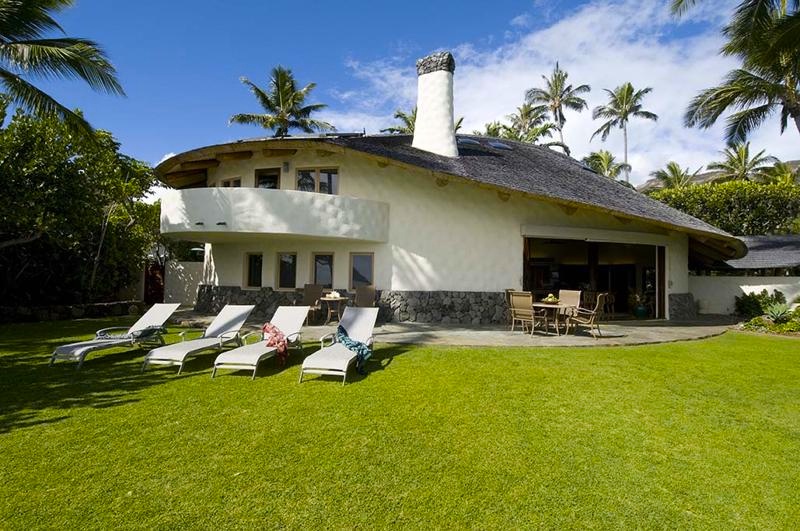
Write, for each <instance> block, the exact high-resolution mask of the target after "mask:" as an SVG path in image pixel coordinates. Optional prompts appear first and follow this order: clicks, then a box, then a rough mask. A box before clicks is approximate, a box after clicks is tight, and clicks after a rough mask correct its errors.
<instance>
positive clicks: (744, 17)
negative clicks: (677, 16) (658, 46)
mask: <svg viewBox="0 0 800 531" xmlns="http://www.w3.org/2000/svg"><path fill="white" fill-rule="evenodd" d="M679 3H680V4H682V5H684V4H687V3H694V2H679ZM788 3H789V2H787V0H748V1H744V2H742V3H741V4H740V5H739V7H738V8H737V9H736V11H735V12H734V17H733V19H732V21H731V22H730V24H728V26H726V27H725V29H724V33H725V36H726V37H728V42H727V44H726V45H725V46H724V47H723V49H722V53H723V54H724V55H732V56H737V57H739V58H740V59H741V60H742V67H741V68H737V69H736V70H733V71H731V72H729V73H728V74H727V75H726V76H725V79H724V80H723V82H722V83H721V84H719V85H717V86H716V87H712V88H709V89H706V90H704V91H702V92H701V93H700V94H698V95H697V96H696V97H695V98H694V99H693V100H692V102H691V103H690V105H689V107H688V109H687V110H686V115H685V116H684V122H685V124H686V125H687V126H688V127H693V126H697V127H701V128H709V127H711V126H712V125H714V124H715V123H716V122H717V120H718V119H719V118H720V116H721V115H722V114H723V113H725V112H726V111H734V112H733V113H732V114H731V115H730V116H728V118H727V120H726V124H727V126H726V130H725V138H726V140H727V142H728V143H729V144H738V143H741V142H744V141H745V140H746V139H747V137H748V136H749V134H750V133H751V132H752V131H753V130H755V129H756V128H758V127H759V126H760V125H761V124H763V123H764V122H765V121H766V120H767V119H768V118H769V117H770V116H772V115H773V114H775V113H776V112H779V114H780V128H781V133H783V132H784V131H785V130H786V127H787V125H788V122H789V119H790V118H791V119H792V120H793V121H794V123H795V127H796V128H797V130H798V131H799V132H800V12H798V11H797V7H798V4H800V2H797V1H796V0H794V1H793V2H792V4H793V5H794V9H795V12H793V13H789V11H788V5H787V4H788ZM790 18H791V19H792V20H795V22H794V24H795V26H796V29H795V30H793V31H794V32H795V33H794V37H795V38H794V43H793V46H794V48H793V49H792V48H791V46H790V47H788V48H787V47H786V46H783V45H782V47H781V46H778V42H777V41H778V40H780V39H784V38H785V37H786V35H788V34H789V33H787V31H788V30H786V27H787V24H789V23H791V20H789V19H790ZM790 33H791V32H790ZM779 48H780V49H779Z"/></svg>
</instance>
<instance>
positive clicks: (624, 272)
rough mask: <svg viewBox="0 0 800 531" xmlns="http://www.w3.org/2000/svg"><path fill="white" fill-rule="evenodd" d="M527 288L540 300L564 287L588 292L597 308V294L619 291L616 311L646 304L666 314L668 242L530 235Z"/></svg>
mask: <svg viewBox="0 0 800 531" xmlns="http://www.w3.org/2000/svg"><path fill="white" fill-rule="evenodd" d="M524 248H525V251H524V252H525V256H524V260H525V265H524V272H523V289H524V290H526V291H531V292H532V293H533V295H534V297H535V298H536V299H539V298H541V297H545V296H547V295H548V294H549V293H557V292H558V290H561V289H574V290H581V291H582V292H583V295H582V299H583V301H582V302H583V304H584V305H585V306H586V307H593V304H594V301H596V297H597V293H603V292H607V293H610V294H612V295H613V299H614V313H615V314H616V315H620V314H621V315H625V314H632V313H633V311H634V306H637V305H642V306H644V307H645V308H646V311H647V316H648V317H650V318H663V317H664V300H663V299H664V292H665V290H664V287H665V285H664V273H665V271H664V257H665V249H664V247H659V246H655V245H641V244H628V243H612V242H590V241H584V240H567V239H552V238H525V246H524Z"/></svg>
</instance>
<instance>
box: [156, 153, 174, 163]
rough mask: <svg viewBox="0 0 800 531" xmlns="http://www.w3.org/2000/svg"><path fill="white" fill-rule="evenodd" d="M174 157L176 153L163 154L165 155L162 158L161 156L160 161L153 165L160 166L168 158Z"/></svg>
mask: <svg viewBox="0 0 800 531" xmlns="http://www.w3.org/2000/svg"><path fill="white" fill-rule="evenodd" d="M175 155H177V153H174V152H172V151H170V152H169V153H165V154H164V156H163V157H161V159H160V160H159V161H158V162H156V164H155V165H156V166H158V165H159V164H161V163H162V162H164V161H165V160H167V159H168V158H170V157H174V156H175Z"/></svg>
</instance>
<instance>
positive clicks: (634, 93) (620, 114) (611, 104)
mask: <svg viewBox="0 0 800 531" xmlns="http://www.w3.org/2000/svg"><path fill="white" fill-rule="evenodd" d="M652 90H653V89H651V88H650V87H647V88H644V89H641V90H636V89H634V88H633V85H631V84H630V83H623V84H622V85H620V86H618V87H617V88H615V89H614V90H609V89H605V91H606V94H608V103H607V104H606V105H600V106H598V107H595V109H594V111H592V118H593V119H595V120H597V119H603V120H605V122H604V123H603V125H601V126H600V128H599V129H598V130H597V131H595V132H594V133H593V134H592V138H594V137H595V136H597V135H600V139H601V140H602V141H603V142H605V140H606V138H608V135H609V133H610V132H611V129H613V128H614V127H618V128H620V129H622V135H623V139H624V146H625V151H624V157H623V162H624V163H625V165H626V166H627V167H628V168H630V165H629V164H628V122H629V121H630V119H631V118H644V119H646V120H652V121H654V122H655V121H656V120H658V116H657V115H656V114H654V113H652V112H650V111H646V110H644V109H643V108H642V105H643V104H642V101H643V100H644V97H645V96H646V95H647V94H649V93H650V92H651V91H652ZM625 181H626V182H630V169H627V170H625Z"/></svg>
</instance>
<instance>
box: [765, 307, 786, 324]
mask: <svg viewBox="0 0 800 531" xmlns="http://www.w3.org/2000/svg"><path fill="white" fill-rule="evenodd" d="M764 314H765V315H766V316H767V317H769V318H770V319H772V322H773V323H776V324H782V323H785V322H787V321H788V320H789V319H790V318H791V311H790V309H789V305H788V304H786V303H783V302H777V303H775V304H770V305H769V306H767V307H766V308H764Z"/></svg>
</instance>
